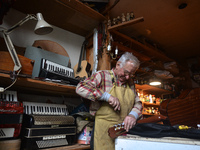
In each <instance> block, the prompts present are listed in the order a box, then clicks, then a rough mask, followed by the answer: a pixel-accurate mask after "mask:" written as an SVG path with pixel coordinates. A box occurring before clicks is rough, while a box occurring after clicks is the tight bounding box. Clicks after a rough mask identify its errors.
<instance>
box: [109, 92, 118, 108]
mask: <svg viewBox="0 0 200 150" xmlns="http://www.w3.org/2000/svg"><path fill="white" fill-rule="evenodd" d="M108 103H109V104H110V105H111V106H112V107H114V110H115V111H119V110H120V103H119V99H118V98H116V97H114V96H112V95H111V96H110V97H109V99H108Z"/></svg>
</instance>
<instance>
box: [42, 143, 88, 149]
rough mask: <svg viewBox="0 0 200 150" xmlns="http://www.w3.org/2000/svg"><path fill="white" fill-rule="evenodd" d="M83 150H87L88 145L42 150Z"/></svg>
mask: <svg viewBox="0 0 200 150" xmlns="http://www.w3.org/2000/svg"><path fill="white" fill-rule="evenodd" d="M83 149H88V150H89V149H90V145H82V144H75V145H71V146H62V147H55V148H48V149H43V150H83Z"/></svg>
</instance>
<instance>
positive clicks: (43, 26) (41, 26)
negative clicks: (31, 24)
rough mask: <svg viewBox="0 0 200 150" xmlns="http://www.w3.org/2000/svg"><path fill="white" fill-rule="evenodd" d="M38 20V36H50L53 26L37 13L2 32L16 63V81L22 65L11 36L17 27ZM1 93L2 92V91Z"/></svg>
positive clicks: (36, 30) (14, 70)
mask: <svg viewBox="0 0 200 150" xmlns="http://www.w3.org/2000/svg"><path fill="white" fill-rule="evenodd" d="M31 19H34V20H37V21H38V22H37V24H36V27H35V30H34V32H35V33H36V34H38V35H44V34H48V33H50V32H52V31H53V28H52V26H51V25H49V24H48V23H47V22H46V21H45V20H44V19H43V16H42V14H41V13H37V15H36V16H35V15H33V14H28V15H27V16H26V17H25V18H24V19H22V20H21V21H19V22H18V23H16V24H15V25H14V26H12V27H11V28H10V29H3V30H0V31H1V32H2V34H3V38H4V40H5V43H6V46H7V48H8V51H9V53H10V55H11V57H12V60H13V62H14V69H13V77H14V79H16V74H15V73H17V75H18V74H19V72H20V71H21V67H22V65H21V63H20V61H19V58H18V56H17V53H16V50H15V48H14V45H13V43H12V41H11V39H10V36H9V34H10V33H11V32H12V31H13V30H15V29H16V28H17V27H20V26H21V25H23V24H24V23H25V22H27V21H28V20H31ZM0 92H1V90H0Z"/></svg>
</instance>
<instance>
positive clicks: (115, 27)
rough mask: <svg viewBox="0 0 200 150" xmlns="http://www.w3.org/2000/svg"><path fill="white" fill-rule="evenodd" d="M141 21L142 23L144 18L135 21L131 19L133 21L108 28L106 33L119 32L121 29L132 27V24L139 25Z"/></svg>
mask: <svg viewBox="0 0 200 150" xmlns="http://www.w3.org/2000/svg"><path fill="white" fill-rule="evenodd" d="M143 21H144V18H143V17H139V18H136V19H133V20H130V21H126V22H122V23H120V24H117V25H113V26H111V27H108V31H110V30H119V29H122V28H124V27H127V26H130V25H133V24H136V23H139V22H143Z"/></svg>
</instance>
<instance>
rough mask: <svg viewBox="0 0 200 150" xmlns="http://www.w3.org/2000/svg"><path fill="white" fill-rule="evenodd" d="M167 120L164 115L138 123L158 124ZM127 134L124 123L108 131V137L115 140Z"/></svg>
mask: <svg viewBox="0 0 200 150" xmlns="http://www.w3.org/2000/svg"><path fill="white" fill-rule="evenodd" d="M166 119H167V117H165V116H163V115H156V116H152V117H149V118H145V119H142V120H138V121H137V123H156V122H160V121H163V120H166ZM126 133H127V132H126V130H125V129H124V124H123V123H121V124H117V125H114V126H113V127H110V128H109V129H108V135H109V136H110V137H111V138H113V139H114V138H116V137H118V136H120V135H123V134H126Z"/></svg>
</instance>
